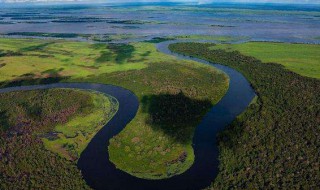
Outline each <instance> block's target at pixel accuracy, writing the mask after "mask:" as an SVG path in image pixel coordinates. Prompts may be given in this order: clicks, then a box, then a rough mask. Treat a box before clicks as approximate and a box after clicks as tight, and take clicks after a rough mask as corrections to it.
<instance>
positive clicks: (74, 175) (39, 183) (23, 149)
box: [0, 89, 108, 189]
mask: <svg viewBox="0 0 320 190" xmlns="http://www.w3.org/2000/svg"><path fill="white" fill-rule="evenodd" d="M95 96H96V95H95V94H94V93H90V92H87V91H80V90H71V89H69V90H67V89H50V90H36V91H26V92H22V91H21V92H10V93H3V94H0V116H1V117H0V158H1V159H0V189H89V187H88V186H87V185H86V182H85V181H84V180H83V179H82V175H81V172H80V171H79V170H78V168H77V166H76V162H74V160H68V159H65V157H64V156H63V155H62V156H61V155H59V154H57V153H55V151H54V150H52V148H51V149H50V148H47V147H46V146H45V144H46V143H44V142H43V139H46V140H47V141H49V142H51V144H54V143H55V145H59V143H60V142H59V141H58V142H57V141H56V140H57V139H59V137H58V136H56V134H57V133H56V131H55V127H56V126H57V125H65V127H68V126H67V124H68V123H69V122H70V121H72V120H74V119H76V118H86V117H85V116H87V115H88V114H90V113H91V111H92V110H95V109H96V108H95V107H96V105H95V102H94V100H95V99H97V97H95ZM98 98H100V97H98ZM13 100H14V101H13ZM102 100H105V99H102ZM98 116H99V115H98ZM104 119H108V118H107V117H106V118H104ZM91 127H93V126H91ZM67 129H68V130H71V129H73V130H75V129H74V127H73V128H70V127H68V128H67ZM67 129H60V130H64V131H66V130H67ZM90 130H92V129H90ZM64 131H62V132H64ZM92 131H94V130H92ZM61 140H62V141H63V140H64V141H65V142H67V144H65V145H66V146H67V145H68V143H69V144H70V143H71V144H72V142H71V141H74V142H73V144H72V145H75V144H76V143H78V140H77V139H75V138H68V140H66V139H61ZM88 140H90V139H87V141H88ZM82 141H83V140H82ZM47 143H48V142H47ZM82 143H83V142H82ZM65 148H67V147H65ZM63 149H64V147H60V148H59V149H58V150H57V151H58V153H59V151H60V152H63ZM64 152H66V151H64Z"/></svg>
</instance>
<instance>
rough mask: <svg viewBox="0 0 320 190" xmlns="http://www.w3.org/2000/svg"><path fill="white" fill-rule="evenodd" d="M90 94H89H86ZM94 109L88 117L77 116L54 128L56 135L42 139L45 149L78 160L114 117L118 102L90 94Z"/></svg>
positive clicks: (101, 95)
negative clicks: (97, 134) (94, 137)
mask: <svg viewBox="0 0 320 190" xmlns="http://www.w3.org/2000/svg"><path fill="white" fill-rule="evenodd" d="M84 93H88V94H89V92H84ZM90 95H91V96H92V101H93V105H94V106H93V108H92V109H90V113H88V114H87V115H85V117H84V116H82V115H80V116H77V117H74V118H72V119H71V120H69V121H68V122H67V123H63V124H59V125H57V126H56V127H55V128H54V133H55V135H54V136H53V137H52V136H51V137H50V136H49V138H42V140H43V142H44V145H45V147H46V148H47V149H48V150H50V151H52V152H54V153H57V154H59V155H60V156H61V157H64V158H66V159H68V160H76V159H78V158H79V156H80V154H81V152H82V151H83V150H84V149H85V148H86V146H87V145H88V143H89V142H90V140H91V139H92V138H93V136H94V135H95V134H96V133H97V132H98V131H99V130H100V129H101V128H102V127H103V126H104V125H105V124H106V123H107V122H108V121H109V120H110V119H111V118H112V117H113V116H114V114H115V113H116V112H117V110H118V106H119V104H118V101H117V100H116V99H115V98H113V97H111V96H107V95H104V94H101V93H96V92H94V93H93V92H92V93H90Z"/></svg>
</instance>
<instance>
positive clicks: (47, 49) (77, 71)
mask: <svg viewBox="0 0 320 190" xmlns="http://www.w3.org/2000/svg"><path fill="white" fill-rule="evenodd" d="M8 51H12V52H16V53H19V54H21V55H19V56H0V64H1V65H3V66H2V67H1V70H0V81H7V80H13V79H17V78H21V77H26V76H28V75H29V76H30V75H32V78H43V77H48V76H51V77H53V76H61V77H63V76H65V77H71V78H73V79H74V78H83V77H88V76H90V75H99V74H102V73H111V72H116V71H128V70H139V69H143V68H146V67H147V63H150V62H155V61H161V60H164V58H163V56H161V54H160V53H158V52H156V51H155V47H154V46H153V45H152V44H149V43H144V44H143V43H139V44H133V45H106V44H89V43H81V42H66V41H42V40H36V39H15V40H13V39H1V38H0V53H7V52H8ZM119 51H126V54H121V55H119ZM8 54H9V53H8ZM170 60H172V58H170V57H169V59H168V61H170ZM17 68H19V69H17Z"/></svg>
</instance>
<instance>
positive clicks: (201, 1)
mask: <svg viewBox="0 0 320 190" xmlns="http://www.w3.org/2000/svg"><path fill="white" fill-rule="evenodd" d="M73 1H75V2H76V1H79V2H81V1H90V0H0V2H7V3H14V2H73ZM99 2H106V3H121V2H133V3H134V2H194V3H198V4H207V3H213V2H251V3H252V2H259V3H304V4H314V3H316V4H320V0H99Z"/></svg>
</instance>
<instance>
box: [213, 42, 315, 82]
mask: <svg viewBox="0 0 320 190" xmlns="http://www.w3.org/2000/svg"><path fill="white" fill-rule="evenodd" d="M211 49H212V50H216V49H223V50H227V51H239V52H240V53H242V54H243V55H247V56H252V57H255V58H257V59H259V60H261V61H262V62H264V63H279V64H281V65H283V66H285V67H286V68H287V69H289V70H291V71H293V72H295V73H298V74H300V75H302V76H307V77H312V78H318V79H319V78H320V46H319V45H312V44H289V43H272V42H248V43H242V44H217V45H215V46H212V47H211Z"/></svg>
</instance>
